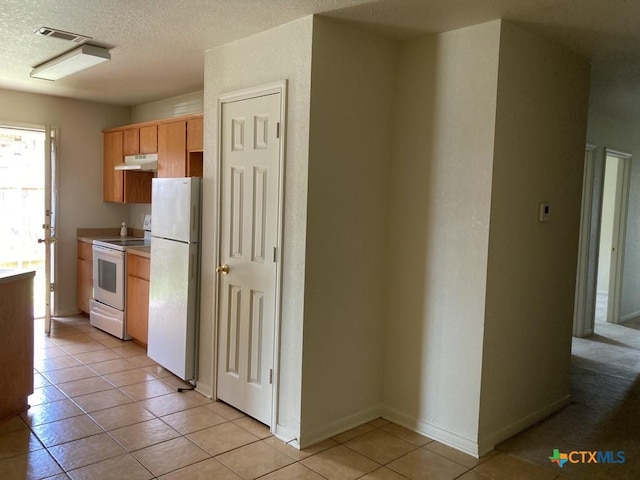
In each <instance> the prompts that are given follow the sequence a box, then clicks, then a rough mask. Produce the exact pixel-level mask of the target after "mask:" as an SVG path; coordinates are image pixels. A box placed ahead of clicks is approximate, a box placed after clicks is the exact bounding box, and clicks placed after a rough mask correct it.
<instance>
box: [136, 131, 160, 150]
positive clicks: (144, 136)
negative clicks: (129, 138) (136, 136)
mask: <svg viewBox="0 0 640 480" xmlns="http://www.w3.org/2000/svg"><path fill="white" fill-rule="evenodd" d="M140 153H158V126H157V125H149V126H147V127H140Z"/></svg>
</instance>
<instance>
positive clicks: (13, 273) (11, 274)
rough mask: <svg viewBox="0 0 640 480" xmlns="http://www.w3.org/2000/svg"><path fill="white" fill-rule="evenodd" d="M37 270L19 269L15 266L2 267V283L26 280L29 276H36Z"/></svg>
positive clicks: (0, 281)
mask: <svg viewBox="0 0 640 480" xmlns="http://www.w3.org/2000/svg"><path fill="white" fill-rule="evenodd" d="M35 274H36V272H34V271H33V270H18V269H13V268H0V285H2V284H4V283H9V282H15V281H16V280H24V279H26V278H29V277H33V276H35Z"/></svg>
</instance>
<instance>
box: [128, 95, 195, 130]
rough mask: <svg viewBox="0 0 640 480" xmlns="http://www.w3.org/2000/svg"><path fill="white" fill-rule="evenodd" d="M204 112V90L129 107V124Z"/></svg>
mask: <svg viewBox="0 0 640 480" xmlns="http://www.w3.org/2000/svg"><path fill="white" fill-rule="evenodd" d="M203 111H204V90H198V91H197V92H191V93H185V94H184V95H176V96H175V97H169V98H164V99H162V100H158V101H156V102H149V103H143V104H141V105H136V106H135V107H131V123H140V122H150V121H153V120H163V119H165V118H171V117H179V116H181V115H189V114H191V113H202V112H203Z"/></svg>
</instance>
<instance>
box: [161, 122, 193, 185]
mask: <svg viewBox="0 0 640 480" xmlns="http://www.w3.org/2000/svg"><path fill="white" fill-rule="evenodd" d="M186 159H187V122H186V121H185V120H180V121H177V122H168V123H161V124H160V125H158V177H186V176H187V161H186Z"/></svg>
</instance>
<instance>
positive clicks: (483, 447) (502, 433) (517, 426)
mask: <svg viewBox="0 0 640 480" xmlns="http://www.w3.org/2000/svg"><path fill="white" fill-rule="evenodd" d="M570 402H571V397H570V396H569V395H566V396H564V397H562V398H559V399H558V400H555V401H554V402H551V403H550V404H549V405H547V406H545V407H543V408H541V409H539V410H536V411H535V412H533V413H531V414H529V415H527V416H526V417H523V418H521V419H520V420H518V421H516V422H514V423H512V424H511V425H509V426H507V427H505V428H503V429H502V430H499V431H497V432H494V433H492V434H489V435H486V436H483V437H484V438H483V439H482V440H480V441H479V442H478V453H479V455H480V456H482V455H484V454H486V453H489V452H490V451H491V450H493V449H494V448H495V446H496V445H497V444H498V443H500V442H503V441H504V440H506V439H507V438H511V437H513V436H514V435H515V434H517V433H520V432H521V431H522V430H524V429H525V428H527V427H530V426H531V425H533V424H534V423H537V422H539V421H540V420H542V419H544V418H547V417H548V416H549V415H551V414H553V413H556V412H557V411H558V410H560V409H562V408H564V407H566V406H567V405H568V404H569V403H570Z"/></svg>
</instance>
